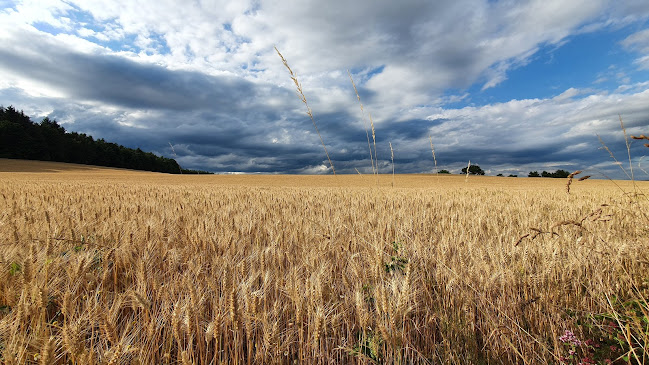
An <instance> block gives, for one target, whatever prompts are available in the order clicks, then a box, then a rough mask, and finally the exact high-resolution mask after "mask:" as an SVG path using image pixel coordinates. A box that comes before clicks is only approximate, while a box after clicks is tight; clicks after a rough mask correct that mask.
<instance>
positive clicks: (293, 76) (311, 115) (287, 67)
mask: <svg viewBox="0 0 649 365" xmlns="http://www.w3.org/2000/svg"><path fill="white" fill-rule="evenodd" d="M275 51H276V52H277V54H278V55H279V58H281V59H282V63H283V64H284V66H285V67H286V69H287V70H288V73H289V74H290V75H291V80H293V83H294V84H295V87H296V88H297V92H298V96H299V97H300V100H302V102H303V103H304V105H305V106H306V113H307V114H308V115H309V118H311V122H313V127H314V128H315V131H316V133H318V137H320V143H322V148H323V149H324V151H325V154H326V155H327V160H329V165H330V166H331V170H332V171H333V173H334V175H336V169H335V168H334V164H333V162H331V158H329V152H327V147H326V146H325V143H324V140H323V139H322V135H320V131H319V130H318V126H317V125H316V124H315V119H314V118H313V112H312V111H311V107H309V103H307V101H306V96H304V92H303V91H302V85H300V83H299V82H298V80H297V76H295V74H294V73H293V70H291V67H290V66H289V65H288V62H287V61H286V59H285V58H284V56H282V54H281V53H280V52H279V50H278V49H277V47H275Z"/></svg>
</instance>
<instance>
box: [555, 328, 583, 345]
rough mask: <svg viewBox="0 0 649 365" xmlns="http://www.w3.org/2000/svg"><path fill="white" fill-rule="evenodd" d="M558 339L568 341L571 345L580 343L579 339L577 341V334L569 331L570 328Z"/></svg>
mask: <svg viewBox="0 0 649 365" xmlns="http://www.w3.org/2000/svg"><path fill="white" fill-rule="evenodd" d="M559 341H561V342H563V343H569V344H572V345H575V346H580V345H581V341H579V339H578V338H577V336H575V334H574V333H572V331H570V330H566V332H565V333H564V334H563V336H561V337H559Z"/></svg>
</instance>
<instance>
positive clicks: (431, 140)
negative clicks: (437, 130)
mask: <svg viewBox="0 0 649 365" xmlns="http://www.w3.org/2000/svg"><path fill="white" fill-rule="evenodd" d="M428 140H429V141H430V150H431V151H432V152H433V161H434V162H435V175H437V174H438V172H437V158H435V147H434V146H433V137H431V136H430V134H429V135H428Z"/></svg>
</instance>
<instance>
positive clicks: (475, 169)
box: [462, 165, 484, 175]
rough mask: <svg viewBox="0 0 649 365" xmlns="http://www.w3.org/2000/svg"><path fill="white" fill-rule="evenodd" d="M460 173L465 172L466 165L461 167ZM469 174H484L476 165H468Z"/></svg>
mask: <svg viewBox="0 0 649 365" xmlns="http://www.w3.org/2000/svg"><path fill="white" fill-rule="evenodd" d="M462 173H463V174H466V167H465V168H463V169H462ZM469 175H484V171H483V170H482V169H481V168H480V166H478V165H471V166H469Z"/></svg>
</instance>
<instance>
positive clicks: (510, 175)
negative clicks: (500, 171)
mask: <svg viewBox="0 0 649 365" xmlns="http://www.w3.org/2000/svg"><path fill="white" fill-rule="evenodd" d="M507 177H518V175H512V174H509V176H507Z"/></svg>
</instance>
